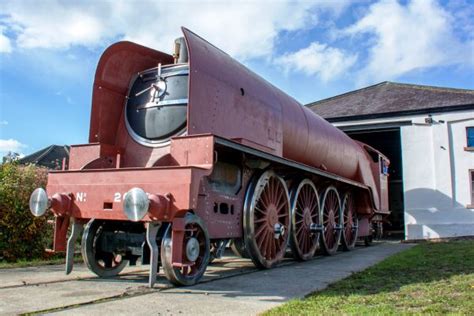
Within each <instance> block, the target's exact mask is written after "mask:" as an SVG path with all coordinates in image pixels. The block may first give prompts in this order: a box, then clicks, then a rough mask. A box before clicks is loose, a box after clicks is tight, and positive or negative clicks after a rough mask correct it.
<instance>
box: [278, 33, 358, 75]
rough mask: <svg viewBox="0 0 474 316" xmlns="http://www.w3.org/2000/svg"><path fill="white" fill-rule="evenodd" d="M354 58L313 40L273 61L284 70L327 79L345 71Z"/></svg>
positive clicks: (355, 56) (355, 58) (352, 55)
mask: <svg viewBox="0 0 474 316" xmlns="http://www.w3.org/2000/svg"><path fill="white" fill-rule="evenodd" d="M356 60H357V55H354V54H351V53H348V52H345V51H343V50H341V49H338V48H334V47H328V46H327V45H325V44H321V43H318V42H313V43H311V44H310V45H309V46H308V47H306V48H303V49H300V50H299V51H296V52H294V53H288V54H285V55H283V56H281V57H278V58H276V59H275V62H276V63H277V64H279V65H282V67H283V68H284V70H285V71H286V72H289V71H300V72H303V73H305V74H307V75H309V76H312V75H318V76H319V77H320V78H321V80H323V81H329V80H332V79H335V78H337V77H339V76H341V75H342V74H343V73H344V72H347V71H348V70H349V69H350V68H351V67H352V66H353V65H354V63H355V62H356Z"/></svg>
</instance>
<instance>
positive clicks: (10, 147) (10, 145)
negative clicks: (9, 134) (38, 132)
mask: <svg viewBox="0 0 474 316" xmlns="http://www.w3.org/2000/svg"><path fill="white" fill-rule="evenodd" d="M26 147H27V146H26V145H25V144H22V143H20V142H19V141H17V140H15V139H12V138H10V139H0V154H1V155H2V156H3V155H5V154H7V153H8V152H9V151H11V152H14V153H20V151H21V150H22V149H24V148H26Z"/></svg>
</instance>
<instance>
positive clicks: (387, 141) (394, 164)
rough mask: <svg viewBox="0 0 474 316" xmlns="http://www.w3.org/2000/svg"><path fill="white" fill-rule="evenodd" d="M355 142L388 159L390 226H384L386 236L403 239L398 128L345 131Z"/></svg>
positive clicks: (400, 154)
mask: <svg viewBox="0 0 474 316" xmlns="http://www.w3.org/2000/svg"><path fill="white" fill-rule="evenodd" d="M345 132H346V133H347V134H348V135H349V136H350V137H352V138H353V139H355V140H358V141H361V142H364V143H366V144H368V145H370V146H372V147H374V148H375V149H377V150H379V151H380V152H382V153H383V154H384V155H386V156H387V157H388V159H390V168H389V174H390V176H389V178H388V190H389V191H388V192H389V193H388V194H389V198H388V199H389V207H390V210H391V211H392V213H391V214H390V216H389V221H390V224H385V225H384V231H385V232H386V233H387V234H386V235H387V236H391V237H396V238H399V237H400V238H401V239H403V238H404V229H405V224H404V214H403V213H404V204H403V172H402V148H401V139H400V128H393V129H383V130H360V131H357V130H351V131H345Z"/></svg>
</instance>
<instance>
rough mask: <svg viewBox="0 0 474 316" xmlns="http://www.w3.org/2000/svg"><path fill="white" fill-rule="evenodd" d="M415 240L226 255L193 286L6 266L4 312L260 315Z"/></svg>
mask: <svg viewBox="0 0 474 316" xmlns="http://www.w3.org/2000/svg"><path fill="white" fill-rule="evenodd" d="M409 247H411V245H409V244H400V243H389V242H385V243H379V244H375V245H374V246H372V247H367V248H366V247H358V248H356V250H354V251H352V252H345V253H342V252H341V253H338V254H337V255H335V256H332V257H315V259H313V260H311V261H308V262H302V263H299V262H294V261H292V260H285V261H284V262H283V263H282V264H281V265H280V266H279V267H277V268H275V269H271V270H257V269H255V268H254V267H253V264H252V263H251V262H250V260H246V259H241V258H237V257H232V256H228V257H224V258H223V259H221V260H218V261H216V263H214V264H212V265H211V266H209V268H208V270H207V272H206V274H205V277H204V278H203V280H202V282H201V283H200V284H198V285H195V286H193V287H184V288H176V287H173V286H171V285H170V284H169V283H168V282H167V281H166V279H165V278H164V277H163V275H162V274H161V273H160V276H159V277H158V280H157V284H156V285H155V288H153V289H149V288H147V281H148V276H147V270H146V269H145V268H146V267H128V268H127V269H125V270H124V272H122V274H121V275H120V276H119V277H116V278H112V279H99V278H96V277H94V275H93V274H91V273H90V272H88V271H87V268H85V266H84V265H76V267H75V269H74V271H73V272H72V274H70V275H68V276H66V275H64V271H63V270H64V266H62V265H61V266H42V267H34V268H18V269H3V270H0V314H2V315H12V314H21V313H34V312H37V313H41V314H44V313H55V314H76V315H99V314H102V313H114V314H139V315H148V314H158V315H179V314H181V315H208V314H215V315H255V314H258V313H260V312H263V311H265V310H267V309H270V308H272V307H275V306H277V305H279V304H282V303H284V302H286V301H288V300H290V299H293V298H301V297H304V296H305V295H307V294H309V293H311V292H314V291H317V290H321V289H324V288H325V287H326V286H327V285H328V284H330V283H334V282H336V281H338V280H340V279H343V278H345V277H347V276H349V275H351V274H352V273H354V272H357V271H361V270H364V269H366V268H367V267H369V266H371V265H373V264H375V263H377V262H379V261H381V260H383V259H385V258H386V257H389V256H391V255H393V254H395V253H397V252H400V251H402V250H405V249H407V248H409Z"/></svg>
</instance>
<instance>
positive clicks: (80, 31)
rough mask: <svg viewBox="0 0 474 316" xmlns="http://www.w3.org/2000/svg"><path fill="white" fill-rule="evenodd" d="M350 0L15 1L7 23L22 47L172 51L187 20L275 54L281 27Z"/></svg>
mask: <svg viewBox="0 0 474 316" xmlns="http://www.w3.org/2000/svg"><path fill="white" fill-rule="evenodd" d="M347 3H348V1H332V2H331V1H325V0H319V1H304V0H301V1H300V0H297V1H291V0H280V1H269V0H267V1H243V2H242V1H235V2H227V1H203V2H197V1H190V0H189V1H177V2H171V1H139V2H135V1H112V0H107V1H105V0H104V1H82V2H76V1H70V2H64V1H56V0H44V1H40V2H36V3H35V5H31V2H28V1H11V2H8V3H7V4H6V5H5V6H4V7H5V10H4V11H5V12H4V13H5V16H6V18H5V19H4V20H5V21H4V22H5V23H7V24H8V25H9V27H10V28H11V29H12V30H13V31H14V32H15V33H16V44H17V45H18V46H19V47H21V48H38V47H42V48H68V47H70V46H71V45H83V46H87V47H94V46H97V45H101V44H103V43H104V41H112V40H117V39H128V40H132V41H136V42H139V43H141V44H144V45H147V46H150V47H153V48H156V49H160V50H164V51H171V48H172V43H173V40H174V39H175V38H176V37H179V36H181V33H180V26H182V25H183V26H186V27H188V28H190V29H191V30H193V31H195V32H196V33H198V34H199V35H201V36H203V37H204V38H206V39H207V40H209V41H210V42H212V43H214V44H215V45H217V46H218V47H220V48H222V49H223V50H225V51H226V52H228V53H229V54H231V55H233V56H235V57H238V58H241V59H246V58H253V57H263V56H268V55H271V53H272V52H273V48H274V43H275V41H276V38H277V36H278V33H279V32H281V31H293V30H297V29H301V28H306V27H311V26H312V23H314V21H316V19H315V12H316V11H318V10H333V11H334V12H340V11H341V10H342V8H344V7H345V6H346V5H347Z"/></svg>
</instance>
